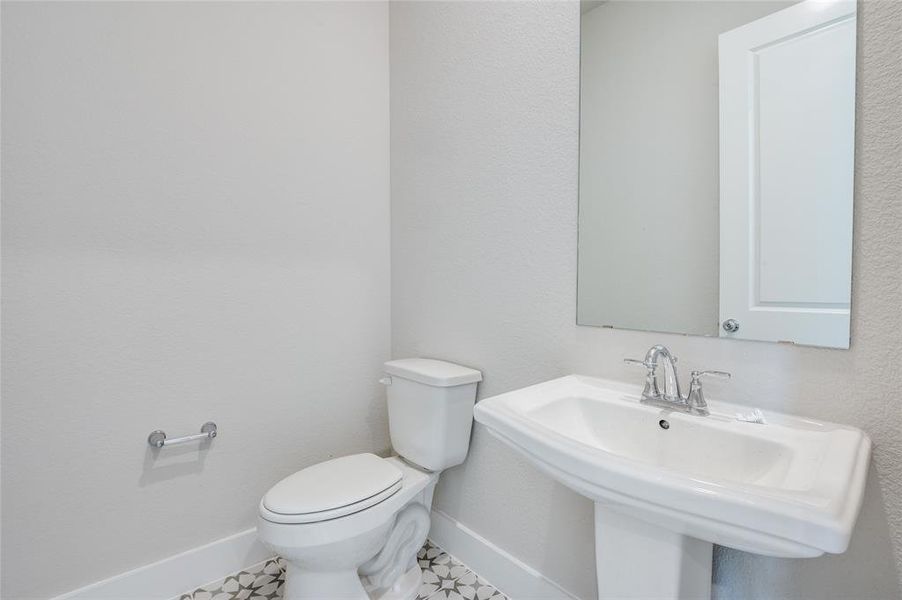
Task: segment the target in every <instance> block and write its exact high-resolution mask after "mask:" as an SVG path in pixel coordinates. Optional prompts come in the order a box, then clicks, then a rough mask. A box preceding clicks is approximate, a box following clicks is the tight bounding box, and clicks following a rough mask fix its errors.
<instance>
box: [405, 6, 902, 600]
mask: <svg viewBox="0 0 902 600" xmlns="http://www.w3.org/2000/svg"><path fill="white" fill-rule="evenodd" d="M859 27H860V29H859V48H860V61H859V72H858V75H859V81H858V83H859V92H858V124H857V128H858V130H857V137H858V147H857V153H856V156H857V174H856V177H857V180H856V199H855V202H856V206H855V210H856V212H855V235H856V237H855V257H854V285H853V288H854V290H853V299H852V348H851V349H850V350H848V351H841V350H823V349H814V348H797V347H792V346H787V345H777V344H770V343H755V342H736V341H725V340H718V339H712V338H699V337H684V336H674V335H664V334H649V333H638V332H628V331H616V330H607V329H597V328H591V327H578V326H576V325H575V317H576V273H577V265H576V226H577V223H576V222H577V164H578V156H577V151H578V140H577V134H578V125H579V124H578V97H579V90H578V86H579V81H578V76H579V72H578V69H579V7H578V5H577V4H576V3H506V2H499V3H469V2H467V3H464V2H460V3H432V2H420V3H393V5H392V10H391V36H392V40H391V60H392V70H391V78H392V83H391V91H392V133H391V137H392V228H393V231H392V318H393V323H392V353H393V355H394V356H410V355H425V356H437V357H443V358H447V359H449V360H457V361H460V362H462V363H464V364H467V365H472V366H474V367H478V368H481V369H482V370H483V371H484V373H485V381H484V382H483V384H482V385H481V386H480V395H481V396H482V397H486V396H490V395H493V394H497V393H500V392H504V391H507V390H510V389H513V388H517V387H520V386H524V385H528V384H531V383H535V382H538V381H542V380H545V379H549V378H552V377H556V376H559V375H563V374H566V373H570V372H579V373H585V374H594V375H602V376H607V377H613V378H616V379H620V380H624V381H633V382H636V383H637V384H638V383H639V374H637V373H636V372H635V371H634V370H632V369H631V368H630V367H627V366H624V365H623V364H622V363H621V360H620V359H621V358H622V357H624V356H642V354H643V353H644V352H645V350H646V349H647V348H648V347H649V346H650V345H651V344H652V343H655V342H663V343H665V344H667V345H669V346H670V347H671V348H672V349H673V350H674V351H675V353H676V354H678V355H679V356H680V357H681V361H680V364H681V368H682V369H683V370H684V371H686V370H689V369H692V368H698V367H710V368H718V369H726V370H729V371H732V372H733V375H734V377H733V380H732V382H730V383H728V384H724V383H713V382H712V384H711V386H712V387H711V393H712V395H715V396H721V397H729V398H730V399H733V400H736V401H738V402H744V403H749V404H753V405H758V406H761V407H763V408H766V409H770V410H782V411H786V412H791V413H796V414H802V415H810V416H813V417H818V418H823V419H829V420H835V421H840V422H845V423H850V424H853V425H857V426H860V427H862V428H864V429H865V430H866V431H868V433H869V434H870V435H871V436H872V438H873V440H874V442H875V448H874V459H873V468H872V469H871V473H870V484H869V486H868V489H867V493H866V496H865V501H864V508H863V512H862V515H861V518H860V520H859V522H858V527H857V529H856V533H855V535H854V537H853V540H852V545H851V548H850V549H849V551H848V553H846V554H845V555H841V556H831V557H823V558H818V559H814V560H781V559H769V558H763V557H758V556H752V555H748V554H743V553H741V552H735V551H729V550H723V549H719V550H718V552H717V554H716V561H717V565H716V569H715V589H716V595H717V596H718V597H720V598H731V599H735V598H757V599H762V600H763V599H767V600H773V599H776V598H812V599H814V598H817V599H825V598H826V599H829V598H833V599H840V598H843V599H848V598H856V599H859V600H860V599H864V598H868V599H874V600H877V599H880V600H886V599H889V598H898V597H900V596H902V444H900V438H899V431H900V429H902V404H900V400H899V389H900V388H902V368H900V366H899V363H898V360H896V359H895V358H894V352H895V349H896V348H898V346H899V343H900V334H899V331H900V330H902V311H900V309H899V307H900V304H902V203H900V202H899V198H900V197H902V146H900V143H899V140H900V139H902V102H900V92H899V90H900V89H902V63H900V62H899V60H898V49H899V47H900V46H902V3H897V2H893V1H873V0H866V1H865V2H864V3H863V5H862V6H861V10H860V15H859ZM436 506H437V507H439V508H440V509H441V510H443V511H445V512H446V513H449V514H450V515H452V516H453V517H455V518H456V519H458V520H460V521H462V522H463V523H464V524H466V525H467V526H468V527H470V528H472V529H474V530H475V531H477V532H478V533H479V534H481V535H483V536H484V537H486V538H488V539H489V540H491V541H492V542H494V543H495V544H497V545H498V546H500V547H501V548H503V549H505V550H507V551H508V552H510V553H511V554H513V555H514V556H516V557H518V558H520V559H522V560H523V561H524V562H526V563H527V564H529V565H531V566H533V567H535V568H537V569H539V570H540V571H542V572H543V573H545V574H547V575H549V576H550V577H551V578H552V579H554V580H556V581H558V582H559V583H561V584H563V585H564V586H565V587H566V588H568V589H570V590H572V591H573V592H575V593H576V594H577V595H578V596H580V597H581V598H585V599H588V598H592V597H594V595H595V583H594V564H593V561H594V557H593V542H592V531H593V530H592V509H591V505H590V503H589V502H588V501H586V500H583V499H582V498H580V497H579V496H577V495H576V494H573V493H572V492H570V491H568V490H567V489H565V488H564V487H562V486H559V485H557V484H555V483H553V482H551V481H550V480H549V479H548V478H547V477H545V476H543V475H541V474H539V473H538V472H537V471H536V470H534V469H533V468H532V467H531V466H529V465H528V464H527V463H526V462H525V461H524V460H521V459H520V458H518V457H517V456H516V454H514V452H513V451H511V450H509V449H508V448H506V447H504V446H502V445H501V444H499V443H498V442H496V441H494V440H492V439H490V438H489V436H488V435H487V434H486V432H485V431H484V430H483V429H482V428H481V427H478V426H477V427H476V429H475V433H474V436H473V445H472V448H471V454H470V456H469V458H468V460H467V463H465V465H464V466H462V467H460V468H457V469H454V470H451V471H449V472H447V473H445V474H444V475H443V477H442V479H441V481H440V483H439V489H438V492H437V497H436Z"/></svg>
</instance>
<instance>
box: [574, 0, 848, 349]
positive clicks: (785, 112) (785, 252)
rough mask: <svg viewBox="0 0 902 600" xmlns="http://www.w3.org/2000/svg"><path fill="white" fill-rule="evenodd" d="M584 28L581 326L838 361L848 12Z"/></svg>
mask: <svg viewBox="0 0 902 600" xmlns="http://www.w3.org/2000/svg"><path fill="white" fill-rule="evenodd" d="M581 16H582V19H581V65H580V165H579V291H578V307H577V322H578V323H579V324H580V325H596V326H605V327H615V328H623V329H640V330H649V331H661V332H673V333H684V334H692V335H706V336H720V337H723V338H734V339H748V340H765V341H780V342H792V343H796V344H806V345H815V346H828V347H834V348H848V347H849V307H850V300H851V277H852V191H853V190H852V187H853V185H852V184H853V171H854V138H855V30H856V12H855V2H850V1H834V2H830V1H824V0H817V1H815V0H807V1H804V2H792V1H790V2H769V1H756V0H721V1H718V0H714V1H697V2H688V1H680V0H675V1H674V0H663V1H648V0H608V1H602V2H598V1H595V2H586V1H584V2H583V3H582V15H581Z"/></svg>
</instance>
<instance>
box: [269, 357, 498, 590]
mask: <svg viewBox="0 0 902 600" xmlns="http://www.w3.org/2000/svg"><path fill="white" fill-rule="evenodd" d="M481 380H482V373H480V372H479V371H477V370H475V369H470V368H467V367H463V366H460V365H456V364H453V363H449V362H445V361H440V360H434V359H428V358H408V359H402V360H393V361H389V362H387V363H385V377H384V378H383V379H381V380H380V382H381V383H382V384H384V385H385V386H386V392H387V397H388V420H389V430H390V434H391V442H392V447H393V448H394V451H395V452H396V453H397V456H391V457H389V458H380V457H378V456H376V455H374V454H366V453H365V454H351V455H348V456H342V457H340V458H335V459H332V460H328V461H325V462H321V463H319V464H316V465H313V466H311V467H307V468H306V469H302V470H300V471H298V472H297V473H294V474H293V475H289V476H288V477H286V478H285V479H283V480H282V481H280V482H278V483H277V484H275V485H274V486H273V487H272V488H271V489H270V490H269V491H268V492H266V494H265V495H264V496H263V499H262V500H261V501H260V506H259V517H258V519H257V534H258V536H259V537H260V540H261V541H262V542H263V543H264V544H266V546H268V547H269V548H270V549H272V550H273V551H274V552H275V553H277V554H278V555H280V556H281V557H282V558H284V559H285V561H286V563H287V570H286V572H285V589H284V595H283V598H284V599H285V600H313V599H316V600H327V599H339V598H341V599H348V600H411V599H413V598H415V597H416V594H417V590H418V589H419V587H420V576H421V573H420V568H419V565H418V564H417V560H416V553H417V551H418V550H419V548H420V547H421V546H422V545H423V543H424V542H425V540H426V534H427V533H428V532H429V514H430V510H431V507H432V492H433V490H434V489H435V484H436V482H437V481H438V478H439V474H440V473H441V472H442V471H443V470H444V469H447V468H448V467H453V466H455V465H459V464H460V463H462V462H463V461H464V459H465V458H466V456H467V450H468V448H469V445H470V429H471V427H472V424H473V405H474V403H475V401H476V386H477V383H478V382H479V381H481Z"/></svg>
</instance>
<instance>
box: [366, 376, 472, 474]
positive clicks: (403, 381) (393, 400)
mask: <svg viewBox="0 0 902 600" xmlns="http://www.w3.org/2000/svg"><path fill="white" fill-rule="evenodd" d="M385 373H386V374H387V377H386V378H384V379H383V380H382V383H384V384H385V386H386V393H387V395H388V425H389V429H390V432H391V441H392V446H393V447H394V449H395V452H397V453H398V454H399V455H401V456H402V457H404V458H405V459H407V460H408V461H410V462H412V463H413V464H415V465H417V466H420V467H423V468H424V469H427V470H429V471H442V470H444V469H447V468H448V467H453V466H455V465H459V464H460V463H462V462H463V461H464V459H465V458H466V457H467V449H468V448H469V447H470V429H471V428H472V427H473V405H474V404H475V403H476V384H477V383H478V382H479V381H482V373H480V372H479V371H477V370H476V369H470V368H468V367H462V366H460V365H456V364H454V363H449V362H445V361H442V360H434V359H431V358H405V359H401V360H392V361H389V362H387V363H385Z"/></svg>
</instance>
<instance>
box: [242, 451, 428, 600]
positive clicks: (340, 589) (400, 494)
mask: <svg viewBox="0 0 902 600" xmlns="http://www.w3.org/2000/svg"><path fill="white" fill-rule="evenodd" d="M380 463H383V465H384V466H387V467H391V469H385V471H386V472H388V473H391V471H392V470H394V471H395V472H397V475H398V479H397V480H396V481H395V482H390V483H388V487H386V489H384V490H379V491H378V492H375V493H374V494H373V493H370V492H372V490H373V489H375V488H373V487H372V486H373V485H375V486H376V487H378V486H379V485H381V484H379V483H375V481H376V479H377V478H372V477H371V481H367V482H365V484H367V483H368V484H370V487H367V485H363V486H361V485H360V483H361V481H360V479H355V475H357V476H364V477H365V476H366V474H367V472H370V473H372V470H373V469H374V467H375V468H379V467H380ZM313 469H319V470H321V471H323V472H325V471H326V470H328V469H333V470H336V471H340V472H341V476H342V477H344V476H348V478H347V479H338V478H335V479H333V480H332V481H330V482H329V483H330V484H334V489H333V490H332V494H333V497H332V498H330V500H332V502H327V503H325V504H322V505H320V506H316V505H315V504H311V503H309V501H308V503H307V504H305V505H298V506H297V507H296V508H291V506H290V504H288V503H283V504H281V505H277V503H276V502H275V501H273V500H272V499H271V498H270V496H271V495H272V492H279V491H283V492H285V491H286V490H280V489H279V485H277V486H275V487H274V488H273V489H272V490H270V493H268V494H267V496H264V498H263V500H261V501H260V514H259V518H258V521H257V534H258V535H259V536H260V539H261V540H263V542H264V543H265V544H266V545H267V546H269V547H270V548H271V549H272V550H273V551H274V552H276V553H277V554H279V555H280V556H282V557H283V558H284V559H285V561H286V563H287V564H288V571H287V573H286V581H285V592H284V596H283V597H284V598H286V599H291V600H295V599H298V600H300V599H302V598H303V599H313V598H317V599H323V598H348V599H354V600H358V599H359V600H367V599H369V598H380V599H384V600H395V599H398V600H402V599H407V598H412V597H414V596H416V590H417V588H418V587H419V585H420V576H419V567H417V565H416V561H415V556H416V551H417V549H419V547H420V546H422V545H423V542H424V541H425V539H426V533H427V532H428V530H429V506H430V505H431V503H432V491H433V489H434V488H435V483H436V482H437V481H438V474H436V473H427V472H424V471H422V470H419V469H417V468H415V467H413V466H411V465H408V464H407V463H405V462H404V461H403V460H401V459H400V458H398V457H391V458H379V457H377V456H375V455H372V454H356V455H351V456H345V457H342V458H339V459H335V460H332V461H328V462H325V463H320V464H318V465H315V466H314V467H313ZM305 471H306V470H305ZM305 471H300V472H298V473H296V474H295V476H293V477H296V476H304V475H310V474H309V473H305ZM313 475H314V476H316V475H321V473H314V474H313ZM299 479H302V480H307V479H308V478H307V477H299ZM309 479H310V480H312V479H313V478H312V477H311V478H309ZM283 483H286V480H283V481H282V482H280V484H283ZM289 485H298V488H301V485H303V481H294V482H289ZM367 493H369V494H370V495H369V496H368V497H365V498H362V499H359V496H361V495H362V494H367ZM276 495H278V494H276ZM285 495H287V494H285ZM374 496H375V500H374ZM298 497H299V498H302V497H303V494H299V495H298ZM268 499H270V502H269V506H268V505H267V500H268ZM330 503H331V504H336V506H328V504H330ZM355 505H356V506H355ZM273 508H277V509H278V510H281V511H284V512H276V510H273ZM310 508H317V509H318V510H309V509H310ZM409 509H414V510H409ZM416 509H419V510H416ZM290 510H297V511H306V512H297V513H295V514H291V513H289V512H288V511H290ZM405 510H406V512H405ZM336 513H343V514H341V516H334V515H335V514H336ZM396 529H397V530H398V531H399V534H396V537H399V536H400V537H401V539H398V540H397V542H396V543H395V544H394V546H395V547H394V548H392V549H389V550H394V553H393V554H392V555H389V554H386V555H385V556H383V560H382V561H381V562H382V563H384V566H383V568H381V569H379V570H378V571H377V570H372V569H371V570H369V571H368V572H367V573H366V574H363V575H362V576H361V574H360V573H359V572H358V571H359V570H360V569H361V567H363V566H364V564H365V563H367V562H368V561H371V560H372V559H374V557H379V556H380V550H382V549H383V548H384V547H385V545H386V541H387V540H388V538H389V535H390V534H391V533H392V532H393V531H394V530H396ZM408 548H409V549H410V550H409V552H404V550H406V549H408ZM411 569H415V571H416V572H415V574H414V575H412V576H408V579H407V580H406V581H400V582H399V581H397V580H398V578H399V577H401V576H403V575H404V574H405V573H406V572H407V571H410V570H411ZM386 571H394V572H395V573H396V575H397V577H390V576H389V577H388V579H389V581H384V583H383V585H379V583H380V582H379V581H378V580H379V575H381V574H382V573H383V572H386ZM385 579H386V577H382V580H385ZM405 583H406V586H405ZM395 584H400V585H395ZM405 587H406V589H405ZM393 588H394V589H393Z"/></svg>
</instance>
